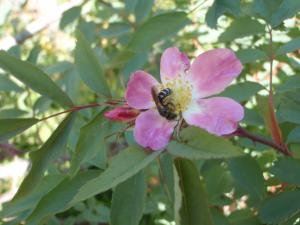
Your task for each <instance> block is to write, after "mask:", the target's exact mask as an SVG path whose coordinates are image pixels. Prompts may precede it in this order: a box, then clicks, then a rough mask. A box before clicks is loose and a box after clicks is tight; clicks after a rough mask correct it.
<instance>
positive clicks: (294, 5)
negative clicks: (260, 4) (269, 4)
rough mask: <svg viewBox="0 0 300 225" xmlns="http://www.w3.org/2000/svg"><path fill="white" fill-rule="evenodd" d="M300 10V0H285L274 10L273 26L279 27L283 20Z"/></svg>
mask: <svg viewBox="0 0 300 225" xmlns="http://www.w3.org/2000/svg"><path fill="white" fill-rule="evenodd" d="M299 11H300V1H299V0H283V1H282V2H281V4H280V6H279V7H278V9H277V10H276V11H275V12H274V14H273V15H272V19H271V25H272V27H277V26H278V25H280V24H281V22H282V21H284V20H285V19H288V18H290V17H293V16H294V15H295V14H296V13H299Z"/></svg>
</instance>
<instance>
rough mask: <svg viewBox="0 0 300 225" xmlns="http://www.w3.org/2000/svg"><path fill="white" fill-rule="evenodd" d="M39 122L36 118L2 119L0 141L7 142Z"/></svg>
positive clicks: (0, 122)
mask: <svg viewBox="0 0 300 225" xmlns="http://www.w3.org/2000/svg"><path fill="white" fill-rule="evenodd" d="M37 122H39V120H38V119H35V118H28V119H25V118H20V119H0V141H3V140H7V139H9V138H11V137H13V136H15V135H17V134H19V133H22V132H23V131H24V130H26V129H28V128H29V127H31V126H32V125H34V124H36V123H37Z"/></svg>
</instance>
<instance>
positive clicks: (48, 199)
mask: <svg viewBox="0 0 300 225" xmlns="http://www.w3.org/2000/svg"><path fill="white" fill-rule="evenodd" d="M99 174H100V172H99V171H96V170H94V171H93V170H89V171H85V172H81V173H78V174H77V175H76V176H75V177H73V178H72V179H70V178H65V179H64V180H63V181H62V182H61V183H60V184H58V185H57V186H56V187H55V188H53V189H52V190H51V191H50V192H49V193H48V194H47V195H45V196H44V197H43V198H42V199H41V200H40V201H39V203H38V204H37V206H36V207H35V209H34V210H33V212H32V213H31V214H30V216H29V218H28V220H27V221H26V224H28V225H36V224H39V223H40V222H41V221H42V220H44V219H45V218H46V217H47V216H49V215H54V214H55V213H58V212H61V211H63V210H66V209H67V208H69V207H70V205H69V204H70V202H71V200H72V199H73V197H74V196H75V195H76V193H77V192H78V190H79V188H80V187H81V186H82V185H84V184H85V183H86V182H88V181H89V180H91V179H93V178H95V177H97V176H98V175H99Z"/></svg>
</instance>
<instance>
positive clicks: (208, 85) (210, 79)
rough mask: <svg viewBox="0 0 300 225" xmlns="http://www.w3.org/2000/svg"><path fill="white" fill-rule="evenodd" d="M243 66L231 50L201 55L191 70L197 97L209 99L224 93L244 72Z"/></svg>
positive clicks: (215, 50)
mask: <svg viewBox="0 0 300 225" xmlns="http://www.w3.org/2000/svg"><path fill="white" fill-rule="evenodd" d="M242 69H243V66H242V64H241V62H240V61H239V59H238V58H237V57H236V56H235V54H234V52H233V51H231V50H230V49H226V48H223V49H222V48H219V49H214V50H210V51H207V52H204V53H203V54H201V55H199V56H198V57H197V58H196V59H195V61H194V62H193V63H192V66H191V68H190V70H189V75H188V79H189V80H190V81H191V83H192V84H194V87H195V91H196V96H197V97H201V98H203V97H207V96H210V95H213V94H218V93H220V92H221V91H223V90H224V89H225V88H226V87H227V86H228V85H229V84H230V83H231V82H232V81H233V80H234V78H236V77H237V76H238V75H239V74H240V72H241V71H242Z"/></svg>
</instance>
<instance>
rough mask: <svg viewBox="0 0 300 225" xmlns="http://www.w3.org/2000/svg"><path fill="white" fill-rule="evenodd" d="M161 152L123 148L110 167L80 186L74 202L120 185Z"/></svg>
mask: <svg viewBox="0 0 300 225" xmlns="http://www.w3.org/2000/svg"><path fill="white" fill-rule="evenodd" d="M159 154H160V152H159V151H156V152H153V153H151V154H147V153H145V152H144V150H143V149H141V148H133V147H129V148H127V149H124V150H122V151H121V153H119V154H118V155H116V156H115V157H113V159H112V161H111V164H110V165H109V167H108V168H107V169H106V170H105V171H104V172H103V173H102V174H101V175H100V176H98V177H96V178H94V179H92V180H90V181H89V182H87V183H86V184H85V185H83V186H82V187H81V188H80V190H79V193H78V194H77V195H76V196H75V197H74V200H73V202H74V203H75V202H78V201H83V200H85V199H87V198H89V197H91V196H93V195H96V194H99V193H101V192H103V191H106V190H108V189H110V188H112V187H114V186H116V185H118V184H119V183H121V182H123V181H125V180H126V179H128V178H129V177H131V176H133V175H135V174H136V173H138V172H139V171H140V170H141V169H143V168H144V167H146V166H147V165H148V164H149V163H150V162H152V161H153V160H154V159H155V158H156V157H157V156H158V155H159Z"/></svg>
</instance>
